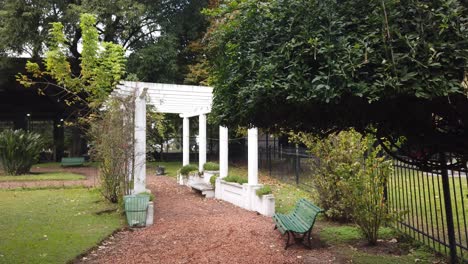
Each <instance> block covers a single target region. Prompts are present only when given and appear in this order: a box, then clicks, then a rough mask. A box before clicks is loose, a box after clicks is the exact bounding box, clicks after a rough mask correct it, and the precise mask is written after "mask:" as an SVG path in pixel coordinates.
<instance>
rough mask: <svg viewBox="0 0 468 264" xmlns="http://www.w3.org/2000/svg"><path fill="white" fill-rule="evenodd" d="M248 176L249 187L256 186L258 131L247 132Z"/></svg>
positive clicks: (251, 129) (253, 129)
mask: <svg viewBox="0 0 468 264" xmlns="http://www.w3.org/2000/svg"><path fill="white" fill-rule="evenodd" d="M248 151H249V152H248V176H249V179H248V180H249V185H257V184H258V129H257V128H256V127H254V128H250V129H249V130H248Z"/></svg>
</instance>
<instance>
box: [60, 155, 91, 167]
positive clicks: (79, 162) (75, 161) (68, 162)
mask: <svg viewBox="0 0 468 264" xmlns="http://www.w3.org/2000/svg"><path fill="white" fill-rule="evenodd" d="M84 162H85V159H84V157H72V158H62V161H61V162H60V165H62V167H71V166H83V164H84Z"/></svg>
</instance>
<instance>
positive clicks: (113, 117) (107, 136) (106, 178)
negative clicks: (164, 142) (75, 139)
mask: <svg viewBox="0 0 468 264" xmlns="http://www.w3.org/2000/svg"><path fill="white" fill-rule="evenodd" d="M132 101H133V97H130V98H127V99H122V98H113V99H112V100H109V101H108V102H107V105H106V108H107V109H106V110H105V111H104V112H103V113H101V115H100V116H99V117H98V118H95V119H93V122H91V127H90V129H89V130H88V135H89V136H90V138H91V140H92V142H93V144H92V146H93V147H92V149H91V150H92V151H91V153H92V156H93V158H94V159H96V160H98V161H100V163H99V171H100V173H99V176H100V178H101V193H102V195H103V196H104V197H105V198H106V199H107V200H109V201H110V202H112V203H117V202H119V201H121V199H122V198H123V196H124V195H126V194H129V193H130V190H131V189H132V188H133V186H132V185H133V179H129V176H128V175H129V174H130V175H132V172H133V170H131V169H130V167H131V166H130V165H131V163H130V161H131V160H132V158H133V155H132V149H133V138H132V135H133V134H132V131H133V123H132V122H129V121H130V120H132V116H133V104H132ZM125 120H127V121H125ZM132 178H133V177H132Z"/></svg>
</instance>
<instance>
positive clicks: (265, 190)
mask: <svg viewBox="0 0 468 264" xmlns="http://www.w3.org/2000/svg"><path fill="white" fill-rule="evenodd" d="M255 193H256V194H257V196H258V197H262V196H263V195H267V194H271V193H272V191H271V187H270V186H268V185H263V187H262V188H260V189H258V190H256V191H255Z"/></svg>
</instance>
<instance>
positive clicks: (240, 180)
mask: <svg viewBox="0 0 468 264" xmlns="http://www.w3.org/2000/svg"><path fill="white" fill-rule="evenodd" d="M223 180H224V181H225V182H235V183H238V184H241V185H242V184H244V183H248V182H249V181H248V179H246V178H245V177H241V176H237V175H228V176H227V177H224V178H223Z"/></svg>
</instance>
